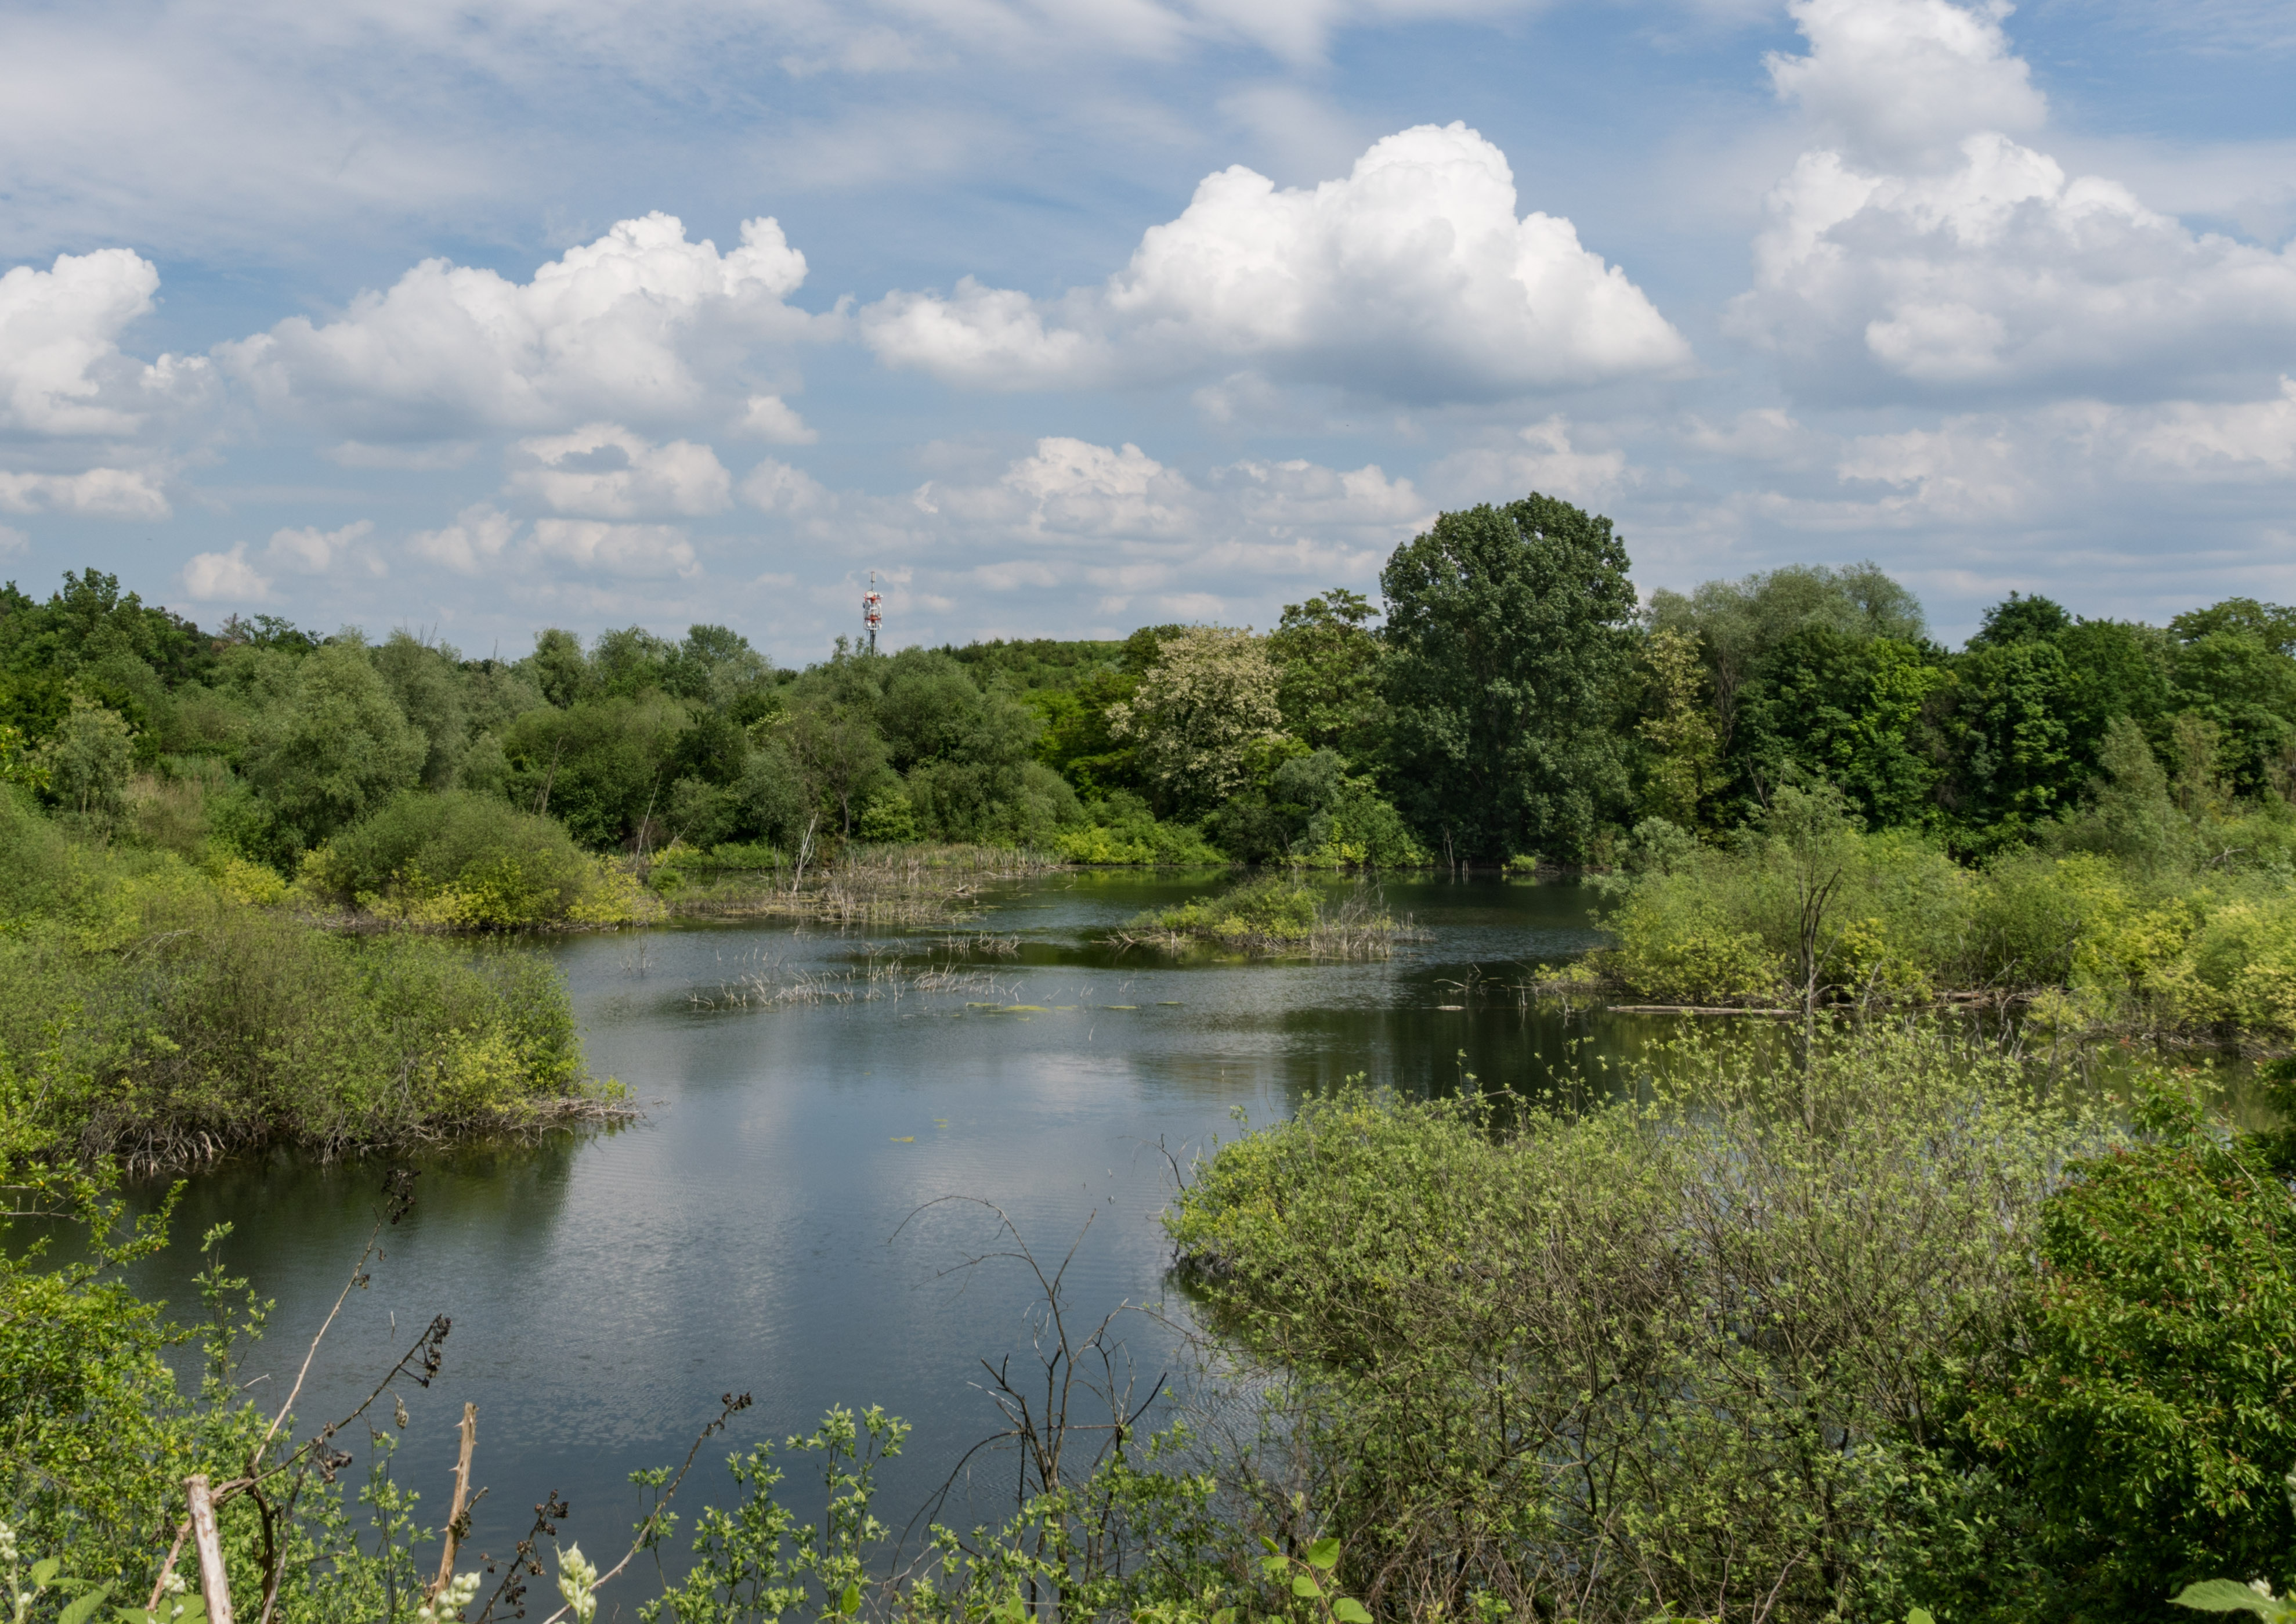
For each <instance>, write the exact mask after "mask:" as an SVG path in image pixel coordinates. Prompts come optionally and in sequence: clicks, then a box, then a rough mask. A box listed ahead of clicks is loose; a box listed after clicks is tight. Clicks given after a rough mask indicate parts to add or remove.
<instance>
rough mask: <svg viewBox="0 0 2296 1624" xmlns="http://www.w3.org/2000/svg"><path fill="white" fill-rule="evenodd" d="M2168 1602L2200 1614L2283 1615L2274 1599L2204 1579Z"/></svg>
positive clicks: (2223, 1581)
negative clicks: (2251, 1613)
mask: <svg viewBox="0 0 2296 1624" xmlns="http://www.w3.org/2000/svg"><path fill="white" fill-rule="evenodd" d="M2169 1602H2170V1603H2172V1604H2174V1605H2176V1606H2178V1607H2190V1608H2194V1609H2195V1610H2196V1611H2198V1612H2253V1613H2260V1614H2262V1615H2263V1616H2264V1617H2265V1618H2267V1619H2276V1618H2278V1617H2280V1616H2281V1613H2282V1612H2283V1609H2282V1606H2281V1604H2280V1603H2278V1602H2276V1601H2275V1600H2273V1598H2272V1597H2270V1596H2268V1595H2260V1594H2259V1593H2258V1592H2257V1591H2254V1590H2251V1589H2250V1588H2249V1587H2247V1586H2246V1585H2243V1584H2241V1583H2239V1582H2238V1581H2236V1580H2234V1579H2202V1580H2201V1582H2200V1583H2198V1584H2196V1585H2187V1586H2185V1587H2184V1589H2183V1590H2181V1591H2179V1592H2178V1593H2177V1595H2172V1596H2170V1597H2169Z"/></svg>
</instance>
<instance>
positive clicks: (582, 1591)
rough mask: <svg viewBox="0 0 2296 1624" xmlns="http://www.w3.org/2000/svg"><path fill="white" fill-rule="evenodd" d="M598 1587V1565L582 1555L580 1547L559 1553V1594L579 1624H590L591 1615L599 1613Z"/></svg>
mask: <svg viewBox="0 0 2296 1624" xmlns="http://www.w3.org/2000/svg"><path fill="white" fill-rule="evenodd" d="M597 1585H598V1564H597V1563H595V1562H592V1561H591V1560H590V1559H589V1558H588V1557H586V1556H585V1555H583V1554H582V1547H581V1546H579V1545H574V1546H568V1547H567V1548H566V1549H565V1550H562V1551H561V1552H559V1553H558V1594H559V1595H562V1596H564V1597H565V1598H566V1604H567V1605H568V1606H569V1607H570V1608H572V1609H573V1610H574V1617H575V1618H576V1620H578V1624H590V1616H591V1614H593V1613H594V1612H597V1611H598V1597H597V1595H596V1590H597Z"/></svg>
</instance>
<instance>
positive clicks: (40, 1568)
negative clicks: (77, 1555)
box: [32, 1556, 63, 1590]
mask: <svg viewBox="0 0 2296 1624" xmlns="http://www.w3.org/2000/svg"><path fill="white" fill-rule="evenodd" d="M62 1567H63V1563H62V1562H59V1561H57V1560H56V1559H55V1558H54V1557H53V1556H43V1557H42V1558H40V1560H39V1561H37V1562H34V1563H33V1564H32V1588H33V1589H35V1590H45V1589H46V1588H47V1587H49V1586H50V1585H53V1584H54V1583H55V1582H56V1574H57V1572H58V1571H59V1570H61V1568H62Z"/></svg>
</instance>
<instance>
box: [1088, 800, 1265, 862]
mask: <svg viewBox="0 0 2296 1624" xmlns="http://www.w3.org/2000/svg"><path fill="white" fill-rule="evenodd" d="M1086 812H1087V815H1088V816H1089V817H1090V819H1091V822H1089V823H1088V824H1085V825H1082V826H1080V827H1075V828H1064V829H1062V830H1060V831H1058V832H1057V833H1055V834H1054V837H1053V846H1054V850H1056V851H1058V852H1059V853H1060V854H1061V855H1062V857H1064V858H1066V859H1067V860H1068V861H1070V862H1084V863H1108V864H1146V863H1167V864H1174V865H1182V866H1185V865H1210V864H1216V863H1220V862H1224V861H1226V859H1225V858H1224V857H1223V856H1222V855H1221V853H1219V852H1218V851H1217V850H1216V849H1214V848H1213V847H1212V846H1211V845H1210V844H1209V843H1208V842H1206V841H1205V839H1204V837H1203V836H1202V835H1201V834H1199V833H1198V832H1197V831H1196V830H1195V829H1194V828H1191V827H1190V826H1189V825H1187V824H1185V823H1172V822H1165V821H1161V820H1159V819H1158V818H1157V817H1156V815H1155V814H1154V813H1153V812H1150V811H1149V810H1148V803H1147V802H1145V801H1144V800H1142V799H1141V798H1140V797H1139V796H1136V795H1133V794H1131V793H1130V792H1129V791H1127V790H1118V791H1117V792H1115V793H1114V794H1113V795H1111V796H1108V797H1107V798H1106V799H1104V800H1100V801H1095V802H1094V803H1093V804H1091V805H1090V806H1088V807H1087V808H1086Z"/></svg>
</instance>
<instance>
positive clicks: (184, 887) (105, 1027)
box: [0, 796, 586, 1166]
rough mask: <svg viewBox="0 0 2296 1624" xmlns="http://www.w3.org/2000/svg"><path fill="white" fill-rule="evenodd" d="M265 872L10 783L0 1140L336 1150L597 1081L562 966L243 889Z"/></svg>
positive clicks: (2, 882) (3, 829) (548, 1109)
mask: <svg viewBox="0 0 2296 1624" xmlns="http://www.w3.org/2000/svg"><path fill="white" fill-rule="evenodd" d="M234 863H237V866H236V867H235V868H234ZM242 870H243V871H244V872H242ZM252 875H260V876H262V877H264V878H269V877H268V872H267V870H256V869H254V868H253V867H252V865H248V864H245V863H238V862H237V860H233V859H223V860H220V861H219V862H218V864H217V873H216V874H214V875H210V874H209V873H208V872H204V871H202V870H200V869H195V868H193V867H192V866H191V865H190V864H187V863H185V862H184V861H182V860H181V859H180V858H178V857H176V856H175V855H174V854H173V853H153V852H142V851H136V850H133V849H122V848H117V847H114V848H103V847H97V846H92V845H84V844H82V843H79V842H76V841H72V840H70V839H68V838H66V837H64V835H63V833H62V832H61V830H59V829H57V828H55V827H54V826H53V825H52V824H50V823H48V822H47V821H46V820H45V819H42V818H40V817H39V816H37V814H36V813H33V812H30V811H29V808H27V807H26V806H25V805H24V804H23V803H22V802H21V800H20V799H15V798H12V797H6V796H0V907H4V908H5V909H6V919H7V923H6V927H5V929H4V930H0V977H5V979H6V984H7V985H8V986H9V987H10V989H11V996H10V997H9V998H8V999H7V1000H6V1001H4V1002H0V1061H4V1063H5V1064H6V1065H8V1066H10V1067H12V1068H14V1069H13V1072H12V1076H15V1077H16V1078H17V1079H18V1083H17V1084H16V1085H15V1086H14V1087H13V1091H12V1092H11V1093H10V1095H9V1096H8V1098H7V1099H6V1100H4V1101H0V1105H4V1107H5V1111H6V1119H5V1122H4V1123H0V1128H4V1135H0V1151H4V1150H7V1149H8V1146H9V1143H10V1140H9V1139H8V1138H7V1137H6V1136H5V1135H12V1136H14V1140H15V1141H16V1142H17V1145H16V1148H17V1149H18V1150H20V1151H29V1150H39V1151H42V1152H44V1153H45V1152H51V1151H52V1152H56V1153H67V1154H71V1155H84V1156H91V1157H95V1156H104V1155H110V1154H118V1155H121V1156H124V1157H127V1158H130V1159H132V1160H134V1161H135V1162H137V1163H139V1164H146V1165H158V1166H170V1165H176V1164H179V1163H184V1162H197V1161H201V1160H205V1159H207V1158H210V1157H212V1156H215V1155H217V1154H220V1153H222V1152H224V1151H226V1150H231V1149H233V1148H234V1147H237V1146H241V1145H248V1144H258V1143H263V1142H270V1141H286V1142H292V1143H299V1144H303V1145H307V1146H309V1147H311V1148H313V1149H316V1150H321V1151H323V1152H335V1151H341V1150H349V1149H351V1148H353V1147H357V1146H362V1145H380V1144H391V1143H400V1142H407V1141H410V1140H414V1139H421V1138H424V1137H429V1136H431V1135H435V1134H439V1133H441V1132H444V1131H447V1130H448V1129H451V1128H455V1127H460V1126H471V1127H486V1126H499V1125H519V1124H522V1123H530V1122H533V1121H536V1120H538V1119H540V1118H541V1117H545V1116H546V1115H548V1114H550V1113H552V1112H555V1111H559V1110H562V1109H566V1108H568V1107H569V1106H570V1105H572V1104H574V1103H575V1102H577V1101H581V1100H583V1099H584V1098H586V1076H585V1073H584V1071H583V1068H582V1059H581V1049H580V1043H579V1040H578V1036H577V1034H576V1031H575V1026H574V1018H573V1012H572V1009H571V1006H570V1004H569V1002H568V1001H567V997H566V992H565V988H564V986H563V985H562V983H561V982H560V981H559V979H558V977H557V976H556V974H555V972H554V971H553V969H551V967H550V966H549V965H548V964H546V963H545V962H544V961H542V960H538V959H536V958H534V957H532V956H530V955H526V954H520V953H511V952H471V951H469V950H467V949H464V948H463V947H460V946H458V945H455V944H450V943H447V942H443V941H439V940H436V939H434V938H430V937H422V936H384V937H380V938H356V937H349V936H336V935H332V934H330V933H328V932H326V931H323V930H320V929H317V928H316V927H313V926H311V925H309V924H307V923H306V922H305V921H303V920H302V919H298V918H295V917H294V916H292V915H291V914H288V913H285V912H283V911H275V910H271V909H266V908H262V907H252V906H249V905H248V903H247V902H246V901H243V900H242V895H243V894H244V892H243V890H242V887H243V886H245V883H246V879H247V877H248V876H252ZM272 883H273V884H274V885H276V882H275V881H273V882H272Z"/></svg>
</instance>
